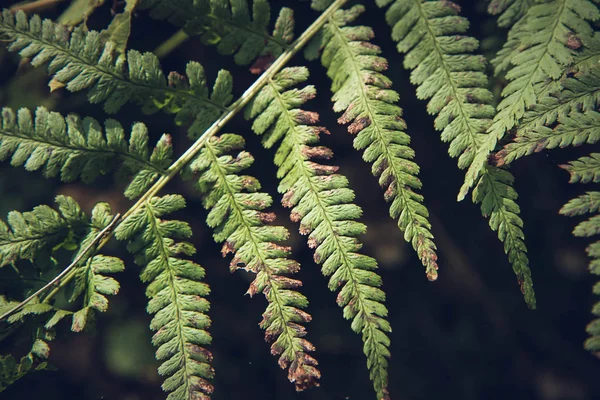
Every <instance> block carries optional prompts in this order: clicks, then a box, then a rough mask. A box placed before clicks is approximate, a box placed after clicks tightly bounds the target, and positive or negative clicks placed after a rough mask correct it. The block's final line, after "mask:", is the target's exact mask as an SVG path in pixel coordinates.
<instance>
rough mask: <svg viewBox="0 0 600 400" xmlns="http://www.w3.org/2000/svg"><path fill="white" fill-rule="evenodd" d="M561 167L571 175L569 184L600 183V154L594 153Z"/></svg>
mask: <svg viewBox="0 0 600 400" xmlns="http://www.w3.org/2000/svg"><path fill="white" fill-rule="evenodd" d="M561 167H562V168H564V169H565V170H567V171H568V172H569V174H571V179H569V183H577V182H581V183H588V182H595V183H598V182H600V153H592V154H590V156H589V157H581V158H580V159H579V160H575V161H571V162H570V163H569V164H567V165H561Z"/></svg>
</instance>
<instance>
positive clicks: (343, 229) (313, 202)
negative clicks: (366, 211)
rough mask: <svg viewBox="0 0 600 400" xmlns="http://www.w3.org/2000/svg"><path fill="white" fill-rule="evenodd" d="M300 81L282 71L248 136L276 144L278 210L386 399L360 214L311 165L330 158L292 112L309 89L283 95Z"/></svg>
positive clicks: (378, 314)
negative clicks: (285, 210)
mask: <svg viewBox="0 0 600 400" xmlns="http://www.w3.org/2000/svg"><path fill="white" fill-rule="evenodd" d="M307 77H308V71H307V69H306V68H302V67H298V68H286V69H284V70H282V71H281V72H280V73H279V74H278V75H277V76H276V77H275V78H274V79H272V80H270V81H269V83H268V85H267V86H265V87H264V88H263V90H262V91H261V92H260V93H259V94H258V95H257V96H256V97H255V98H254V100H253V102H252V103H251V104H250V105H249V106H248V108H247V117H249V118H255V120H254V122H253V125H252V129H253V130H254V131H255V132H256V133H258V134H263V135H264V136H263V145H264V146H265V147H267V148H270V147H273V146H274V145H275V144H276V143H277V142H279V141H281V142H280V145H279V148H278V149H277V152H276V154H275V164H276V165H277V167H278V172H277V176H278V178H280V180H281V181H280V184H279V188H278V190H279V192H281V193H284V196H283V200H282V204H283V205H284V206H286V207H291V208H292V211H291V219H292V220H293V221H296V222H300V233H301V234H305V235H309V237H308V244H309V246H310V247H311V248H314V249H315V254H314V260H315V262H317V263H318V264H322V272H323V274H324V275H325V276H329V277H330V279H329V289H330V290H336V289H338V288H340V287H341V290H340V292H339V293H338V296H337V303H338V305H339V306H340V307H343V308H344V317H345V318H347V319H352V324H351V327H352V330H354V331H355V332H357V333H359V332H360V333H362V339H363V343H364V346H363V350H364V353H365V355H366V356H367V366H368V368H369V371H370V376H371V380H372V381H373V384H374V387H375V390H376V392H377V396H378V398H379V399H388V398H389V394H388V389H387V381H388V376H387V363H388V362H387V358H388V357H389V355H390V353H389V350H388V347H389V345H390V340H389V338H388V336H387V333H388V332H390V331H391V327H390V325H389V323H388V321H387V320H386V319H385V317H386V316H387V308H386V307H385V305H384V304H383V302H384V300H385V293H384V292H383V291H382V290H381V289H379V287H380V286H381V278H380V277H379V275H377V273H376V272H375V271H374V270H375V269H376V268H377V261H376V260H375V259H373V258H371V257H369V256H366V255H364V254H360V253H359V250H360V248H361V247H362V244H361V243H360V241H359V240H358V238H357V236H358V235H359V234H362V233H364V232H365V231H366V227H365V226H364V225H363V224H362V223H359V222H357V221H356V219H358V218H359V217H360V216H361V214H362V210H361V209H360V207H358V206H357V205H355V204H354V203H353V202H352V201H353V199H354V192H353V191H352V190H351V189H350V188H349V187H348V186H349V184H348V180H347V179H346V177H344V176H343V175H339V174H336V171H337V169H338V168H337V167H335V166H328V165H322V164H319V163H317V162H315V161H313V160H315V159H319V158H326V159H327V158H330V157H331V156H332V154H333V153H332V152H331V150H330V149H328V148H326V147H323V146H314V144H315V143H316V142H317V141H318V137H319V134H320V133H321V132H327V131H326V130H325V129H324V128H321V127H318V126H314V125H313V124H314V123H315V122H317V120H318V115H317V114H316V113H312V112H307V111H303V110H301V109H299V108H297V107H299V106H301V105H302V104H304V103H305V102H306V101H307V100H308V99H311V98H313V97H314V96H315V89H314V87H312V86H307V87H304V88H302V89H290V88H291V87H292V86H294V85H297V84H298V83H301V82H303V81H305V80H306V79H307ZM288 89H289V90H288Z"/></svg>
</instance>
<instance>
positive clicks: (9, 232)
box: [0, 196, 85, 267]
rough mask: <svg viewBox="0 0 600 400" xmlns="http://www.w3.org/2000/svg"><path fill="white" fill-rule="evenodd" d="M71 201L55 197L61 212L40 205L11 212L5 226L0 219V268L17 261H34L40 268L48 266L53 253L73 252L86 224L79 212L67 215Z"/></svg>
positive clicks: (62, 197)
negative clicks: (24, 210) (31, 208)
mask: <svg viewBox="0 0 600 400" xmlns="http://www.w3.org/2000/svg"><path fill="white" fill-rule="evenodd" d="M70 201H71V200H70V199H69V198H67V197H64V196H59V197H57V199H56V202H57V204H58V206H59V210H60V211H61V212H60V213H58V212H56V211H55V210H53V209H52V208H51V207H49V206H46V205H40V206H37V207H35V208H34V209H33V210H32V211H28V212H24V213H20V212H17V211H12V212H10V213H9V214H8V219H7V222H8V224H5V223H4V222H3V221H1V220H0V267H4V266H6V265H9V264H14V263H15V262H16V261H18V260H37V265H38V266H39V267H41V266H42V265H47V264H48V260H49V257H50V256H51V254H52V252H53V251H56V250H58V249H60V248H61V247H64V248H67V249H71V250H72V249H73V247H75V246H76V238H77V236H78V235H81V231H82V229H84V227H85V225H84V223H83V221H82V219H81V216H80V215H79V214H78V213H72V212H70V210H71V207H69V206H68V205H67V204H68V203H69V202H70Z"/></svg>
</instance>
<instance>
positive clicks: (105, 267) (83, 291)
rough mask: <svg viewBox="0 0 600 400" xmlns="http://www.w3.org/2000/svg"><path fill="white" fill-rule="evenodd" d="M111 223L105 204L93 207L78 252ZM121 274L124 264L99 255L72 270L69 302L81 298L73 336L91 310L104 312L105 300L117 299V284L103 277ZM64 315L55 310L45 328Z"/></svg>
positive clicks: (75, 314) (107, 206) (118, 260)
mask: <svg viewBox="0 0 600 400" xmlns="http://www.w3.org/2000/svg"><path fill="white" fill-rule="evenodd" d="M112 220H113V216H112V215H111V210H110V206H109V205H108V204H107V203H98V204H96V206H95V207H94V209H93V210H92V217H91V223H90V228H89V231H88V234H87V235H86V236H85V237H84V238H83V239H82V240H81V244H80V249H81V250H80V251H83V250H85V249H86V248H87V247H88V245H90V244H91V243H92V242H93V240H94V239H95V238H96V236H97V235H98V233H99V232H100V231H102V230H103V229H104V228H105V227H106V226H108V224H109V223H110V222H111V221H112ZM123 270H125V265H124V264H123V261H121V260H120V259H119V258H117V257H109V256H105V255H102V254H94V255H93V256H91V257H90V258H88V259H87V260H86V261H85V263H84V264H83V265H82V266H80V267H78V268H77V269H76V270H75V276H74V279H73V282H74V283H73V292H72V294H71V296H70V298H69V302H75V301H76V300H77V299H78V298H79V297H81V296H83V307H82V308H81V309H79V310H78V311H76V312H74V313H73V322H72V324H71V330H72V331H73V332H80V331H82V330H83V328H84V327H85V325H86V323H87V319H88V316H89V314H90V312H91V311H92V310H96V311H99V312H105V311H106V310H107V309H108V299H107V298H106V296H107V295H116V294H117V293H118V292H119V282H117V281H116V280H115V279H114V278H112V277H110V276H107V275H106V274H114V273H117V272H122V271H123ZM67 315H68V314H67V313H66V312H65V311H64V310H58V311H57V312H56V313H55V315H54V317H53V318H52V320H51V321H50V322H49V323H47V324H46V327H47V328H48V327H51V326H53V325H54V324H56V323H57V322H58V321H60V320H61V319H62V318H64V317H65V316H67Z"/></svg>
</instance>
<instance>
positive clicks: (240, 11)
mask: <svg viewBox="0 0 600 400" xmlns="http://www.w3.org/2000/svg"><path fill="white" fill-rule="evenodd" d="M141 6H142V8H150V9H151V12H150V16H151V17H152V18H156V19H169V21H171V22H172V23H174V24H176V25H180V26H184V31H185V32H186V33H187V34H189V35H200V38H201V40H202V42H203V43H204V44H206V45H217V50H218V51H219V53H221V54H226V55H230V54H235V56H234V60H235V62H236V63H237V64H239V65H248V64H250V63H252V62H253V61H255V60H256V59H257V58H259V57H260V58H264V59H265V61H266V62H268V60H274V59H275V58H277V57H278V56H279V55H280V54H281V53H282V52H283V51H284V50H285V49H287V48H288V47H289V44H290V42H291V41H292V39H293V36H294V34H293V31H294V15H293V11H292V10H291V9H289V8H287V7H283V8H282V9H281V10H280V12H279V15H278V17H277V21H276V22H275V28H274V30H273V34H272V35H270V34H269V30H268V29H269V22H270V18H271V8H270V6H269V3H268V1H267V0H254V1H253V2H252V10H250V7H249V4H248V0H199V1H191V0H176V1H173V0H149V1H144V2H143V3H142V4H141ZM260 58H259V59H260ZM261 64H262V63H261ZM254 68H259V69H261V68H260V66H259V65H258V63H257V65H256V66H255V67H253V69H254ZM256 72H259V71H258V70H257V71H256ZM260 72H262V71H260Z"/></svg>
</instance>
